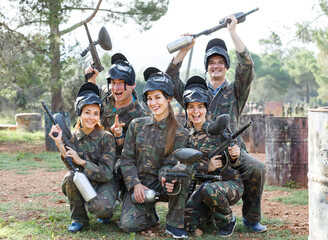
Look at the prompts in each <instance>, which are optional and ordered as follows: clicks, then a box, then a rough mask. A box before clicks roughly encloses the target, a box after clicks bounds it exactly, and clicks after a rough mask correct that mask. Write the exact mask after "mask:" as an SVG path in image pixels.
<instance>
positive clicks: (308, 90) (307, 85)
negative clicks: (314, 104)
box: [306, 82, 310, 104]
mask: <svg viewBox="0 0 328 240" xmlns="http://www.w3.org/2000/svg"><path fill="white" fill-rule="evenodd" d="M309 102H310V86H309V83H308V82H307V83H306V103H307V104H309Z"/></svg>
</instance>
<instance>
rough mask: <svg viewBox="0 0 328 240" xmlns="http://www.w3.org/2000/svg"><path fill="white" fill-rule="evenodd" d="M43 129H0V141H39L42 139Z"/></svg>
mask: <svg viewBox="0 0 328 240" xmlns="http://www.w3.org/2000/svg"><path fill="white" fill-rule="evenodd" d="M44 134H45V133H44V132H43V131H36V132H26V131H11V130H0V142H26V143H40V142H42V141H44V137H45V135H44Z"/></svg>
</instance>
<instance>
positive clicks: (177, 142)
mask: <svg viewBox="0 0 328 240" xmlns="http://www.w3.org/2000/svg"><path fill="white" fill-rule="evenodd" d="M187 142H188V130H186V129H184V128H182V127H181V128H180V129H177V134H176V136H175V139H174V144H173V151H172V153H171V154H170V155H169V156H167V157H166V158H165V160H164V162H163V167H162V168H161V169H160V170H159V174H158V179H159V181H161V179H162V175H163V172H164V171H165V169H171V168H172V167H174V166H175V165H176V164H177V163H178V161H177V160H176V159H175V158H174V157H173V152H174V151H175V150H177V149H179V148H185V147H186V146H187Z"/></svg>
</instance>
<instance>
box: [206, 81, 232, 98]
mask: <svg viewBox="0 0 328 240" xmlns="http://www.w3.org/2000/svg"><path fill="white" fill-rule="evenodd" d="M227 86H228V81H227V79H224V83H222V85H221V86H220V87H218V88H217V89H216V90H214V89H213V87H212V85H211V82H210V81H209V82H208V84H207V87H208V89H209V92H210V93H211V95H212V96H214V95H216V94H217V93H218V92H220V91H221V89H222V90H224V89H225V88H227Z"/></svg>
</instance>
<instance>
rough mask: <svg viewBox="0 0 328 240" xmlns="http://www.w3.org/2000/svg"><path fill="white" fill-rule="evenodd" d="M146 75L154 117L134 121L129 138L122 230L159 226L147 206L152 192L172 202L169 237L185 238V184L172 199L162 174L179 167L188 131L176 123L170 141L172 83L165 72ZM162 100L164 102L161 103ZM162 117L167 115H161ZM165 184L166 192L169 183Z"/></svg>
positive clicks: (152, 208) (123, 162)
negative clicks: (147, 194)
mask: <svg viewBox="0 0 328 240" xmlns="http://www.w3.org/2000/svg"><path fill="white" fill-rule="evenodd" d="M147 70H148V69H147ZM147 70H146V71H145V72H147ZM144 75H145V73H144ZM146 75H147V74H146ZM146 75H145V80H146V81H147V82H146V84H145V87H144V90H143V92H144V94H143V95H144V101H145V102H148V105H150V106H149V108H150V110H151V111H152V112H153V114H152V115H150V116H148V117H143V118H138V119H134V120H132V122H131V124H130V125H129V128H128V131H127V134H126V139H125V143H124V149H123V152H122V156H121V169H122V174H123V177H124V181H125V184H126V187H127V190H128V193H127V195H126V196H125V199H124V202H123V206H122V214H121V222H120V224H119V227H120V228H121V229H123V231H125V232H139V231H142V230H145V229H147V228H149V227H151V226H153V225H155V224H156V223H157V222H158V220H159V219H158V216H157V214H156V210H155V203H144V198H145V196H144V191H145V190H147V189H153V190H155V191H157V192H159V193H160V194H161V196H160V199H159V200H160V201H168V202H169V211H168V213H167V215H166V223H167V226H166V230H167V231H168V230H169V231H170V232H168V233H169V234H171V235H175V237H177V238H182V237H185V236H186V232H185V231H184V219H183V214H184V210H185V201H186V183H184V182H182V183H181V184H182V190H181V191H179V192H178V193H176V194H172V195H171V194H170V191H169V190H167V191H164V190H163V186H162V184H164V182H165V180H163V178H162V173H163V171H164V170H165V169H170V168H172V167H174V166H175V165H176V164H177V160H176V159H175V158H173V155H172V152H173V151H175V150H176V149H178V148H183V147H185V146H186V144H187V137H188V131H187V130H186V129H184V128H183V126H181V125H180V124H179V123H178V122H177V121H176V120H175V121H174V126H175V127H174V128H175V131H174V132H173V138H172V137H168V134H169V132H170V128H172V126H173V124H169V122H171V120H172V119H174V112H173V109H172V107H170V102H171V99H172V95H173V84H172V82H171V79H170V78H169V77H168V76H166V75H165V74H164V73H162V72H155V73H153V74H150V76H149V77H146ZM157 90H160V91H158V92H159V94H158V95H156V97H155V98H153V100H148V98H149V96H147V94H148V92H155V91H157ZM159 99H161V100H162V102H160V103H159V101H160V100H159ZM154 108H156V110H154ZM160 113H164V114H163V115H159V114H160ZM166 114H168V115H167V116H166ZM170 140H171V141H170ZM167 141H170V142H171V144H172V150H170V152H168V153H166V152H167V150H166V146H167V145H168V144H167ZM163 181H164V182H163ZM165 184H166V185H165V186H166V188H167V183H165ZM177 184H178V183H176V184H174V185H177ZM172 185H173V184H172ZM132 193H133V194H134V196H135V197H136V202H133V201H132V199H131V195H132Z"/></svg>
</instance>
